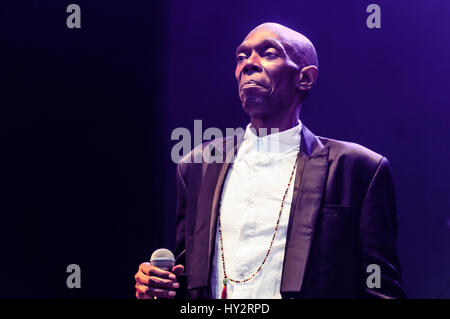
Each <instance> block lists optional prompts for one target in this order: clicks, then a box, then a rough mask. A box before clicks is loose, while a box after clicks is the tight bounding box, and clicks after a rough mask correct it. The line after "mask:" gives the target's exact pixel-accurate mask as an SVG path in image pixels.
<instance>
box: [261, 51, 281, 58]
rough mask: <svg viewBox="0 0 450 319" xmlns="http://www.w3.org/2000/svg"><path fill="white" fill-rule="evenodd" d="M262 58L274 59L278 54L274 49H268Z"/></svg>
mask: <svg viewBox="0 0 450 319" xmlns="http://www.w3.org/2000/svg"><path fill="white" fill-rule="evenodd" d="M264 57H266V58H269V59H276V58H277V57H278V52H277V51H276V50H274V49H268V50H266V51H265V52H264Z"/></svg>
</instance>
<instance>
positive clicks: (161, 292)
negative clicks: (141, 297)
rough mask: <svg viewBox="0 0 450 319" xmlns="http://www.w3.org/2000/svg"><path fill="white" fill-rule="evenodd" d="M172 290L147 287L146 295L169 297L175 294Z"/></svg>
mask: <svg viewBox="0 0 450 319" xmlns="http://www.w3.org/2000/svg"><path fill="white" fill-rule="evenodd" d="M176 294H177V293H176V292H175V291H174V290H168V289H161V288H149V293H148V294H147V295H150V296H155V297H157V298H171V297H175V296H176Z"/></svg>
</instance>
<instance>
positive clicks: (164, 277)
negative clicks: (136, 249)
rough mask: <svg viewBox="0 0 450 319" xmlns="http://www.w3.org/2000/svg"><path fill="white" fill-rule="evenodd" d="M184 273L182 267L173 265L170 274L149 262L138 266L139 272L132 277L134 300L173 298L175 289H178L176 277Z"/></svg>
mask: <svg viewBox="0 0 450 319" xmlns="http://www.w3.org/2000/svg"><path fill="white" fill-rule="evenodd" d="M183 271H184V266H183V265H175V266H174V267H173V268H172V272H170V271H166V270H163V269H161V268H158V267H156V266H154V265H152V264H150V263H149V262H146V263H142V264H140V265H139V270H138V272H137V273H136V275H134V279H135V280H136V285H135V288H136V298H137V299H153V297H157V298H173V297H175V295H176V291H175V289H177V288H179V287H180V284H179V283H178V282H177V276H178V275H179V274H181V273H182V272H183Z"/></svg>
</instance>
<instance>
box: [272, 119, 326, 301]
mask: <svg viewBox="0 0 450 319" xmlns="http://www.w3.org/2000/svg"><path fill="white" fill-rule="evenodd" d="M328 153H329V147H328V146H327V147H324V146H323V144H322V143H321V142H320V140H319V139H318V138H317V137H316V136H314V134H313V133H311V131H309V130H308V129H307V128H306V127H305V126H303V128H302V138H301V145H300V152H299V157H298V158H297V161H298V162H297V164H298V166H297V172H296V176H295V183H294V194H293V198H292V205H291V211H290V215H289V226H288V230H287V236H286V247H285V256H284V264H283V273H282V279H281V289H280V290H281V293H286V292H299V291H300V289H301V287H302V282H303V277H304V274H305V269H306V264H307V261H308V255H309V250H310V247H311V242H312V239H313V235H314V229H315V226H316V221H317V216H318V213H319V210H320V207H321V203H322V195H323V192H324V190H325V183H326V178H327V173H328Z"/></svg>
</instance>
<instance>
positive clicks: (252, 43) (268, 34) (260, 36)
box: [236, 29, 285, 52]
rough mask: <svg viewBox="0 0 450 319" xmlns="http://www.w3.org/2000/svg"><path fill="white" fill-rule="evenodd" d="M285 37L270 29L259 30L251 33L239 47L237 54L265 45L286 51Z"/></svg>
mask: <svg viewBox="0 0 450 319" xmlns="http://www.w3.org/2000/svg"><path fill="white" fill-rule="evenodd" d="M284 42H285V41H284V39H283V37H282V36H281V35H280V34H279V33H277V32H275V31H272V30H270V29H257V30H253V31H251V32H250V33H249V34H248V35H247V36H246V37H245V39H244V41H242V43H241V44H240V45H239V46H238V47H237V49H236V52H239V51H242V50H244V49H247V48H253V47H257V46H260V45H264V44H272V45H273V46H275V47H279V49H284V46H285V43H284Z"/></svg>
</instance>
